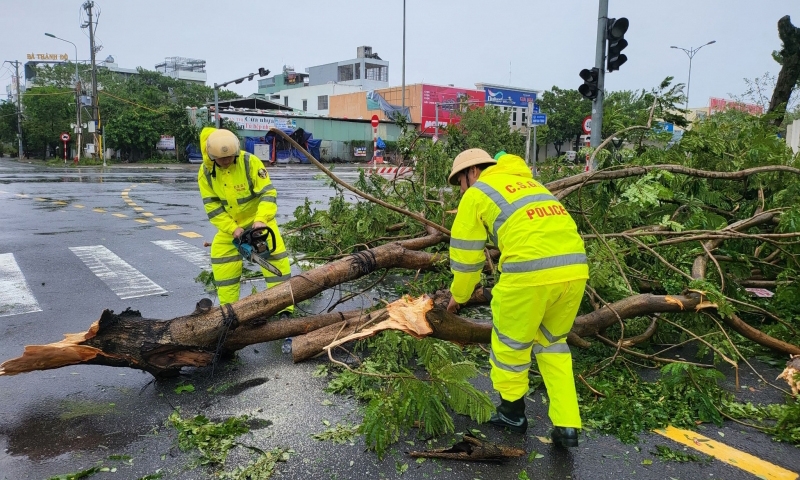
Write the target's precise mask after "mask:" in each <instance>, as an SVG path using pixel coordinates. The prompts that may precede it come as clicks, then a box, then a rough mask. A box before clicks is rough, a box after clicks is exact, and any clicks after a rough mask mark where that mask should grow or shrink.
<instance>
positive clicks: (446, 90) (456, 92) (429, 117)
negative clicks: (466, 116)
mask: <svg viewBox="0 0 800 480" xmlns="http://www.w3.org/2000/svg"><path fill="white" fill-rule="evenodd" d="M485 100H486V94H485V93H484V91H483V90H472V89H469V88H454V87H440V86H437V85H427V84H423V85H422V110H421V115H420V130H422V131H424V132H427V133H430V134H433V132H434V130H435V129H436V118H437V117H436V105H437V104H439V117H438V118H439V128H441V127H445V126H447V125H449V124H451V123H458V113H459V112H461V111H464V110H466V109H467V108H469V107H476V106H481V107H482V106H483V104H484V101H485Z"/></svg>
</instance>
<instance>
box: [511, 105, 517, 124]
mask: <svg viewBox="0 0 800 480" xmlns="http://www.w3.org/2000/svg"><path fill="white" fill-rule="evenodd" d="M516 124H517V109H516V108H515V109H514V113H513V114H511V125H516Z"/></svg>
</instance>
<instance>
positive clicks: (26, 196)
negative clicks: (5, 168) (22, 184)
mask: <svg viewBox="0 0 800 480" xmlns="http://www.w3.org/2000/svg"><path fill="white" fill-rule="evenodd" d="M17 196H18V197H22V198H28V195H26V194H24V193H18V194H17Z"/></svg>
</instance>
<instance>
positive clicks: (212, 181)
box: [197, 127, 278, 235]
mask: <svg viewBox="0 0 800 480" xmlns="http://www.w3.org/2000/svg"><path fill="white" fill-rule="evenodd" d="M213 131H214V128H211V127H206V128H204V129H203V131H202V132H200V150H201V151H202V153H203V165H202V166H201V167H200V170H199V171H198V172H197V185H198V187H199V188H200V195H201V196H202V197H203V206H204V207H205V210H206V214H207V215H208V219H209V220H210V221H211V224H212V225H214V226H215V227H217V229H219V231H221V232H225V233H227V234H229V235H233V232H234V231H235V230H236V228H237V227H242V228H247V227H249V226H250V225H252V224H253V222H256V221H259V222H263V223H264V224H267V223H268V222H270V221H272V220H274V219H275V213H277V211H278V204H277V199H278V192H277V191H276V190H275V187H273V186H272V182H271V181H270V179H269V174H268V173H267V169H266V168H264V164H263V163H262V162H261V159H259V158H258V157H257V156H255V155H252V154H250V153H247V152H245V151H240V152H239V157H238V158H237V159H236V160H235V161H234V164H233V165H231V166H230V167H228V169H227V170H223V169H222V168H218V167H217V166H216V164H215V163H214V161H213V160H211V158H209V156H208V154H207V153H206V140H207V139H208V136H209V135H211V132H213Z"/></svg>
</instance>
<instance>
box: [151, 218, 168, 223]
mask: <svg viewBox="0 0 800 480" xmlns="http://www.w3.org/2000/svg"><path fill="white" fill-rule="evenodd" d="M153 221H154V222H158V223H164V222H166V220H164V219H163V218H160V217H153Z"/></svg>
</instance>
